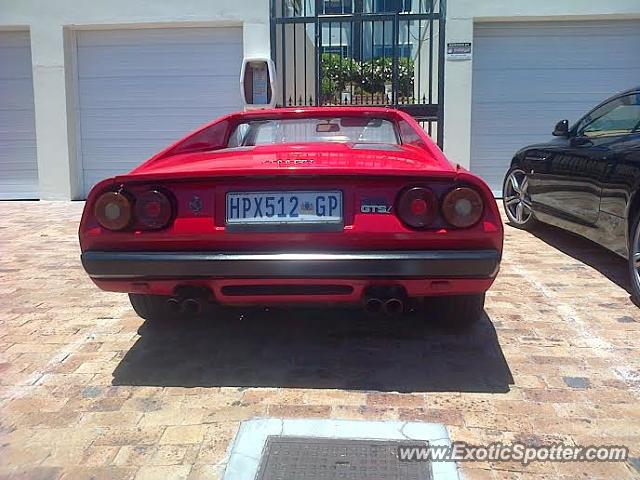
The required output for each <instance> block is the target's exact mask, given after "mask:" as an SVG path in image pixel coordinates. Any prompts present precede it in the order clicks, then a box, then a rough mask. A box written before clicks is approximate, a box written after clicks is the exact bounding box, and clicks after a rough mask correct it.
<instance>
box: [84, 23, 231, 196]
mask: <svg viewBox="0 0 640 480" xmlns="http://www.w3.org/2000/svg"><path fill="white" fill-rule="evenodd" d="M77 42H78V90H79V109H80V152H81V156H82V168H83V181H84V189H83V190H84V193H85V195H86V194H87V193H88V192H89V190H90V189H91V187H92V186H93V185H94V184H95V183H96V182H98V181H99V180H101V179H103V178H106V177H109V176H112V175H115V174H119V173H125V172H127V171H129V170H131V169H132V168H133V167H135V166H136V165H138V164H140V163H141V162H142V161H143V160H146V159H147V158H148V157H150V156H151V155H152V154H154V153H155V152H157V151H158V150H160V149H162V148H163V147H165V146H167V145H168V144H170V143H172V142H174V141H175V140H178V139H179V138H180V137H181V136H183V135H184V134H185V133H187V132H189V131H191V130H193V129H195V128H196V127H198V126H199V125H202V124H203V123H205V122H208V121H210V120H213V119H214V118H216V117H218V116H220V115H223V114H225V113H228V112H231V111H234V110H238V109H240V108H241V100H240V93H239V84H238V82H239V80H238V79H239V76H240V68H241V66H242V51H243V49H242V29H241V28H236V27H224V28H166V29H142V30H109V31H91V32H89V31H80V32H78V34H77Z"/></svg>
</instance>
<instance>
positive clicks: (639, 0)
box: [444, 0, 640, 168]
mask: <svg viewBox="0 0 640 480" xmlns="http://www.w3.org/2000/svg"><path fill="white" fill-rule="evenodd" d="M631 18H640V0H607V1H604V2H595V1H591V2H588V1H585V0H553V1H552V0H543V1H538V2H532V1H531V0H484V1H478V0H448V1H447V16H446V22H447V23H446V42H472V41H473V24H474V22H486V21H509V22H513V21H554V20H599V19H631ZM472 62H473V60H466V61H462V60H457V61H446V64H445V103H444V106H445V107H444V108H445V121H444V126H445V130H444V151H445V153H446V154H447V156H448V158H449V159H450V160H452V161H454V162H457V163H459V164H461V165H463V166H464V167H466V168H469V165H470V163H471V158H470V155H471V83H472V81H473V79H472V65H473V63H472Z"/></svg>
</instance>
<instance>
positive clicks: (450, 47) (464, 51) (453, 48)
mask: <svg viewBox="0 0 640 480" xmlns="http://www.w3.org/2000/svg"><path fill="white" fill-rule="evenodd" d="M447 60H471V42H457V43H447Z"/></svg>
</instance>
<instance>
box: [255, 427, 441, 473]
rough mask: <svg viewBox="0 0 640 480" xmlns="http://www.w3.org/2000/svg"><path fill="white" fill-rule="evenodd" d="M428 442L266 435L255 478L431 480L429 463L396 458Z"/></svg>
mask: <svg viewBox="0 0 640 480" xmlns="http://www.w3.org/2000/svg"><path fill="white" fill-rule="evenodd" d="M427 445H428V442H426V441H422V442H416V441H413V442H411V441H404V440H401V441H386V440H345V439H338V438H313V437H280V436H269V437H267V442H266V444H265V447H264V450H263V452H262V459H261V461H260V468H259V469H258V475H257V477H256V480H298V479H305V480H335V479H349V480H396V479H397V480H431V479H433V476H432V474H431V464H430V462H427V461H424V462H406V461H400V460H398V447H399V446H403V447H404V446H411V447H425V446H427Z"/></svg>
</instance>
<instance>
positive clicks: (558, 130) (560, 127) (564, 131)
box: [553, 120, 569, 137]
mask: <svg viewBox="0 0 640 480" xmlns="http://www.w3.org/2000/svg"><path fill="white" fill-rule="evenodd" d="M553 136H554V137H568V136H569V120H560V121H559V122H558V123H556V126H555V128H554V129H553Z"/></svg>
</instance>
